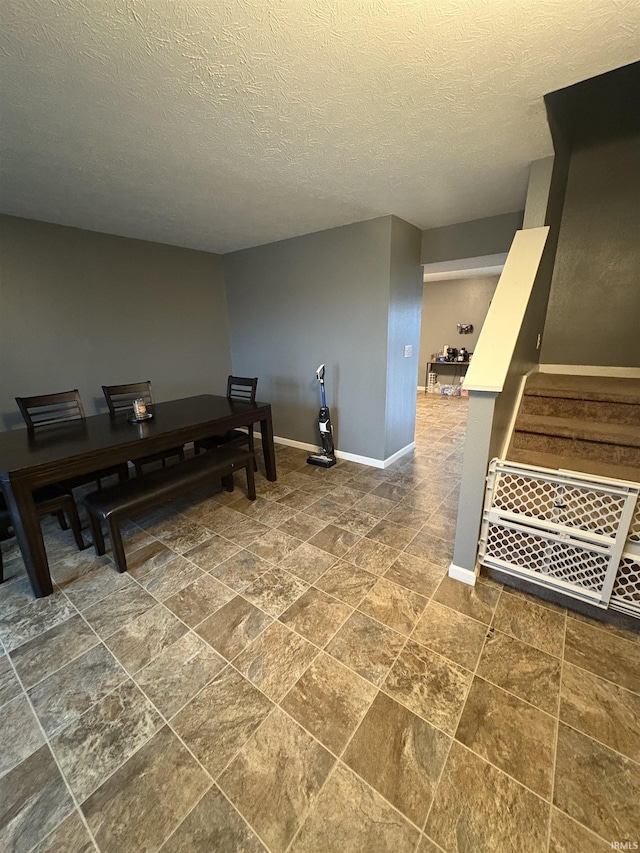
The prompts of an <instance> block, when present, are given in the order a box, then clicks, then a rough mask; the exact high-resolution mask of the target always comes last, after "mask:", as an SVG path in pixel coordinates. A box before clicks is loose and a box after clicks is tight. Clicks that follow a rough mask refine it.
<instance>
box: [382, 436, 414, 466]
mask: <svg viewBox="0 0 640 853" xmlns="http://www.w3.org/2000/svg"><path fill="white" fill-rule="evenodd" d="M415 449H416V443H415V441H411V442H409V444H405V446H404V447H401V448H400V450H396V452H395V453H394V454H393V455H392V456H388V457H387V458H386V459H385V460H384V463H383V465H382V467H383V468H388V467H389V465H393V463H394V462H397V461H398V459H401V458H402V457H403V456H406V455H407V453H411V452H412V451H414V450H415Z"/></svg>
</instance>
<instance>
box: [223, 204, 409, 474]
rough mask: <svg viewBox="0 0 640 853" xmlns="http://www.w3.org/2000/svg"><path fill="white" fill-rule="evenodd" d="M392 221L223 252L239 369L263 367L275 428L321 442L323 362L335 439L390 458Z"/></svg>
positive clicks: (256, 372) (253, 371)
mask: <svg viewBox="0 0 640 853" xmlns="http://www.w3.org/2000/svg"><path fill="white" fill-rule="evenodd" d="M392 229H393V217H391V216H385V217H381V218H378V219H372V220H369V221H367V222H358V223H355V224H353V225H346V226H344V227H342V228H333V229H330V230H327V231H320V232H318V233H315V234H307V235H305V236H303V237H295V238H292V239H290V240H283V241H281V242H278V243H270V244H268V245H266V246H258V247H256V248H252V249H245V250H243V251H239V252H232V253H231V254H229V255H225V257H224V268H225V281H226V282H227V293H228V300H229V321H230V329H231V354H232V362H233V370H234V372H237V373H240V374H244V375H251V376H258V377H259V380H260V381H259V384H258V397H263V398H264V399H266V400H269V401H270V402H271V403H272V405H273V415H274V429H275V433H276V435H279V436H283V437H285V438H290V439H294V440H297V441H301V442H305V443H310V444H318V443H319V437H318V431H317V413H318V408H319V405H320V399H319V389H318V384H317V382H316V380H315V370H316V367H317V366H318V365H319V364H320V363H321V362H325V363H326V365H327V372H326V382H327V401H328V404H329V406H330V407H331V415H332V419H333V421H334V432H335V440H336V447H337V448H338V449H339V450H342V451H344V452H347V453H355V454H358V455H361V456H368V457H372V458H374V459H383V458H385V456H384V454H385V447H386V426H385V416H386V411H385V410H386V376H387V337H388V326H389V297H390V270H391V242H392ZM400 230H402V229H400ZM417 261H418V258H417V257H416V264H417ZM407 361H411V359H407ZM412 398H415V393H413V394H412ZM412 438H413V435H412V436H411V439H412ZM411 439H410V440H411Z"/></svg>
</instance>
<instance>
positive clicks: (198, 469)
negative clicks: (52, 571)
mask: <svg viewBox="0 0 640 853" xmlns="http://www.w3.org/2000/svg"><path fill="white" fill-rule="evenodd" d="M253 461H254V456H253V453H250V452H249V451H248V450H241V449H237V448H231V447H220V448H216V449H214V450H210V451H209V452H208V453H205V454H202V455H200V456H194V457H192V458H191V459H185V460H184V461H182V462H177V463H176V464H175V465H172V466H170V467H169V468H162V469H160V470H158V471H151V472H149V473H148V474H144V476H142V477H136V478H135V479H133V480H127V481H126V482H123V483H116V484H115V485H114V486H109V487H108V488H106V489H100V491H98V492H92V493H91V494H89V495H87V496H86V497H85V498H84V500H83V503H84V505H85V507H86V509H87V512H88V513H89V520H90V522H91V533H92V535H93V543H94V545H95V549H96V554H98V555H101V554H104V553H105V546H104V537H103V535H102V525H101V522H102V520H104V521H105V522H106V523H107V527H108V530H109V537H110V539H111V547H112V548H113V555H114V557H115V561H116V565H117V567H118V571H120V572H126V570H127V560H126V557H125V553H124V547H123V545H122V536H121V533H120V523H121V521H122V519H123V518H130V517H131V516H133V515H137V514H138V513H141V512H145V511H146V510H148V509H153V508H154V507H156V506H161V505H162V504H163V503H166V502H167V501H168V500H171V498H175V497H178V496H179V495H182V494H185V493H186V492H190V491H193V489H196V488H198V487H199V486H204V485H208V484H210V483H211V482H212V481H215V480H222V483H223V485H224V486H225V488H226V489H227V491H229V492H232V491H233V472H234V471H238V470H240V469H242V468H244V469H245V471H246V474H247V492H248V496H249V498H250V500H252V501H253V500H255V498H256V486H255V476H254V472H253Z"/></svg>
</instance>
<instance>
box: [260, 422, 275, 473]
mask: <svg viewBox="0 0 640 853" xmlns="http://www.w3.org/2000/svg"><path fill="white" fill-rule="evenodd" d="M260 432H261V434H262V452H263V453H264V466H265V469H266V473H267V480H271V481H274V480H276V479H277V476H276V449H275V447H274V445H273V422H272V420H271V414H269V415H268V416H267V417H266V418H264V420H262V421H260Z"/></svg>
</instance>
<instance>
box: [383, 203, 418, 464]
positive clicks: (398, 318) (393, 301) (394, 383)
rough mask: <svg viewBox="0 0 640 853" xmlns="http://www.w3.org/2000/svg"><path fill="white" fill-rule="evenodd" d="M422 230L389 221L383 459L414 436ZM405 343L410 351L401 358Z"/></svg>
mask: <svg viewBox="0 0 640 853" xmlns="http://www.w3.org/2000/svg"><path fill="white" fill-rule="evenodd" d="M421 239H422V233H421V232H420V230H419V229H418V228H415V227H414V226H413V225H409V223H408V222H404V220H402V219H398V218H397V217H395V216H394V217H393V218H392V221H391V280H390V288H389V326H388V331H387V404H386V437H385V449H384V458H385V459H388V458H389V457H390V456H392V455H393V454H394V453H396V452H397V451H398V450H401V449H402V448H403V447H406V446H407V445H408V444H410V443H411V442H412V441H413V439H414V434H415V424H416V383H417V377H418V349H419V343H420V314H421V307H422V266H421V264H420V241H421ZM407 344H409V345H411V347H412V348H413V354H412V355H411V357H409V358H405V357H404V348H405V346H406V345H407Z"/></svg>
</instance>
